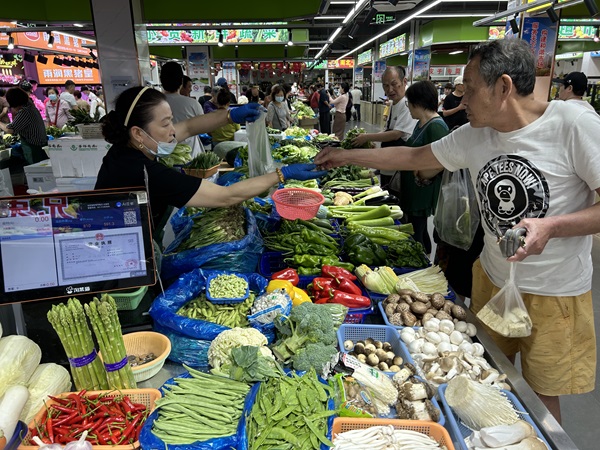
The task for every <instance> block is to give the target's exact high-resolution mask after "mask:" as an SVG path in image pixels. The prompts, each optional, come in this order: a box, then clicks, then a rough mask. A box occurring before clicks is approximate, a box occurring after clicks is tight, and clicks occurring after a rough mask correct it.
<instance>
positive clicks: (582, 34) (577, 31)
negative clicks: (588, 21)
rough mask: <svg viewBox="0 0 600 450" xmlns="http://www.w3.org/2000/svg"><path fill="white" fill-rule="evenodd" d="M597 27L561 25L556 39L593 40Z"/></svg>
mask: <svg viewBox="0 0 600 450" xmlns="http://www.w3.org/2000/svg"><path fill="white" fill-rule="evenodd" d="M597 31H598V27H592V26H576V25H561V26H560V27H558V39H559V40H563V39H565V40H566V39H594V37H595V36H596V32H597Z"/></svg>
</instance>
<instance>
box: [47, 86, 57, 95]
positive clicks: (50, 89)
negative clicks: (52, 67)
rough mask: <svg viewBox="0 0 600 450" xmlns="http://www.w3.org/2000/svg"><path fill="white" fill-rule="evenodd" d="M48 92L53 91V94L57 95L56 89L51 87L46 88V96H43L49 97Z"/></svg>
mask: <svg viewBox="0 0 600 450" xmlns="http://www.w3.org/2000/svg"><path fill="white" fill-rule="evenodd" d="M50 91H54V93H55V94H56V95H58V90H57V89H56V88H53V87H49V88H47V89H46V94H45V95H46V96H48V95H50Z"/></svg>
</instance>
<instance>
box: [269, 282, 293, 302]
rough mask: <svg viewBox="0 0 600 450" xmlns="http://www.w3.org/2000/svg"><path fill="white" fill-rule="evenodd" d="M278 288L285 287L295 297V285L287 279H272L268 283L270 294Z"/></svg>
mask: <svg viewBox="0 0 600 450" xmlns="http://www.w3.org/2000/svg"><path fill="white" fill-rule="evenodd" d="M278 289H283V290H284V291H285V292H286V293H287V295H289V296H290V298H291V299H293V298H294V285H293V284H292V283H290V282H289V281H286V280H272V281H269V284H268V285H267V293H268V294H270V293H271V292H273V291H276V290H278Z"/></svg>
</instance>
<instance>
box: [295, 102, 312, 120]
mask: <svg viewBox="0 0 600 450" xmlns="http://www.w3.org/2000/svg"><path fill="white" fill-rule="evenodd" d="M292 107H293V108H294V109H295V110H296V117H298V119H312V118H313V117H315V112H314V111H313V109H312V108H311V107H310V106H308V105H306V104H305V103H302V102H301V101H300V100H296V101H295V102H294V103H292Z"/></svg>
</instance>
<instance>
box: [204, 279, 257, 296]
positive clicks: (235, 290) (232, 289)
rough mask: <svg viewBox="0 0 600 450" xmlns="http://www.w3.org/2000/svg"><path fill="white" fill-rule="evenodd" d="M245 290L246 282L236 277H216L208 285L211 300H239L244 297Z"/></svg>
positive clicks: (246, 287)
mask: <svg viewBox="0 0 600 450" xmlns="http://www.w3.org/2000/svg"><path fill="white" fill-rule="evenodd" d="M247 289H248V282H247V281H246V280H244V279H243V278H240V277H238V276H237V275H217V276H216V277H214V278H212V279H211V280H210V284H209V285H208V293H209V294H210V297H211V298H240V297H244V296H245V295H246V290H247Z"/></svg>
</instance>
